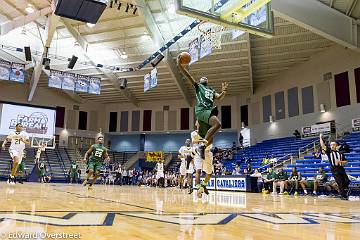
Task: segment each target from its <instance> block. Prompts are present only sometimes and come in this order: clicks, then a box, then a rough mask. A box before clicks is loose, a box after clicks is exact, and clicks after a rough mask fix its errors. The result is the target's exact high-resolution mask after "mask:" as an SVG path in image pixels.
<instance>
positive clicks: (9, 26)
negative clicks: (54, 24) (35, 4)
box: [0, 7, 52, 35]
mask: <svg viewBox="0 0 360 240" xmlns="http://www.w3.org/2000/svg"><path fill="white" fill-rule="evenodd" d="M50 13H52V9H51V7H46V8H43V9H40V10H38V11H35V12H33V13H31V14H28V15H26V16H20V17H17V18H14V19H13V20H12V21H9V22H6V23H3V24H1V25H0V35H5V34H7V33H8V32H10V31H11V30H14V29H16V28H18V27H22V26H24V25H26V24H28V23H31V22H33V21H35V20H36V19H38V18H39V17H41V16H47V15H49V14H50Z"/></svg>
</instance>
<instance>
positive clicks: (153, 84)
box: [150, 68, 158, 88]
mask: <svg viewBox="0 0 360 240" xmlns="http://www.w3.org/2000/svg"><path fill="white" fill-rule="evenodd" d="M157 83H158V71H157V69H156V68H154V69H153V70H151V73H150V88H154V87H156V86H157Z"/></svg>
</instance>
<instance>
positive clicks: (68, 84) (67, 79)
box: [61, 72, 76, 91]
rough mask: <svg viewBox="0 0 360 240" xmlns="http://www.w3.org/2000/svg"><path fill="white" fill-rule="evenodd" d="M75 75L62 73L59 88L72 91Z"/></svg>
mask: <svg viewBox="0 0 360 240" xmlns="http://www.w3.org/2000/svg"><path fill="white" fill-rule="evenodd" d="M75 77H76V75H75V73H68V72H64V73H63V76H62V84H61V88H62V89H63V90H70V91H74V89H75Z"/></svg>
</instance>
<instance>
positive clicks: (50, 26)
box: [28, 13, 60, 102]
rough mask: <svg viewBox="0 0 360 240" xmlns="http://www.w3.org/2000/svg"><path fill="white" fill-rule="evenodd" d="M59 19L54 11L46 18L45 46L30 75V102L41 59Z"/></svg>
mask: <svg viewBox="0 0 360 240" xmlns="http://www.w3.org/2000/svg"><path fill="white" fill-rule="evenodd" d="M59 19H60V17H59V16H56V15H55V13H52V14H51V15H50V16H49V17H48V19H47V22H46V27H45V38H46V40H45V46H44V50H43V53H42V56H41V59H40V60H39V61H37V63H36V64H35V67H34V71H33V74H32V76H31V82H30V92H29V97H28V101H29V102H31V101H32V99H33V97H34V94H35V91H36V88H37V85H38V83H39V80H40V75H41V72H42V70H43V65H42V62H43V59H44V58H46V57H47V54H48V50H49V48H50V45H51V42H52V39H53V37H54V33H55V31H56V27H57V25H58V23H59Z"/></svg>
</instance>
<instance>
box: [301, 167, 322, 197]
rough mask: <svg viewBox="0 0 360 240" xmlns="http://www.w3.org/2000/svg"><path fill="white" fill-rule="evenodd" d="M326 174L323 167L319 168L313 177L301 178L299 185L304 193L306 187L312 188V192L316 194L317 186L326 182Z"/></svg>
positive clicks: (305, 192)
mask: <svg viewBox="0 0 360 240" xmlns="http://www.w3.org/2000/svg"><path fill="white" fill-rule="evenodd" d="M327 179H328V176H327V174H326V173H325V171H324V169H323V167H320V168H319V172H318V173H317V174H316V175H315V176H314V178H308V179H303V180H301V181H300V185H301V187H302V189H303V190H304V194H305V195H307V194H308V192H307V188H310V189H313V194H314V195H317V190H318V188H319V186H324V185H325V183H326V182H327Z"/></svg>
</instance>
